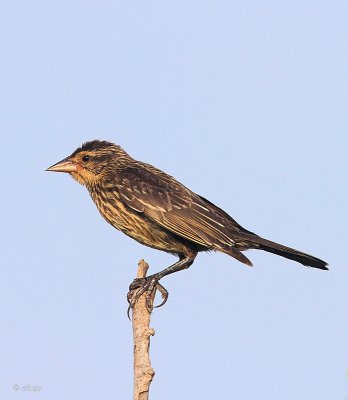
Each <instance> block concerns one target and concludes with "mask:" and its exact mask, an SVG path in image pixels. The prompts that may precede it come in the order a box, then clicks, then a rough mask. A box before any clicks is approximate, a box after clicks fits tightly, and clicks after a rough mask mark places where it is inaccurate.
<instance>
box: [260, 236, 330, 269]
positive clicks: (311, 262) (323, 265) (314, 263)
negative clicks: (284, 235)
mask: <svg viewBox="0 0 348 400" xmlns="http://www.w3.org/2000/svg"><path fill="white" fill-rule="evenodd" d="M253 242H254V243H255V247H254V246H253V247H254V248H257V249H260V250H264V251H268V252H269V253H273V254H277V255H278V256H282V257H285V258H289V259H290V260H294V261H297V262H299V263H301V264H303V265H307V266H309V267H313V268H319V269H324V270H327V269H328V267H327V265H328V264H327V262H325V261H323V260H321V259H320V258H317V257H313V256H311V255H310V254H306V253H303V252H302V251H298V250H295V249H292V248H291V247H287V246H283V245H282V244H279V243H275V242H271V241H270V240H267V239H263V238H257V239H256V240H255V239H254V240H253Z"/></svg>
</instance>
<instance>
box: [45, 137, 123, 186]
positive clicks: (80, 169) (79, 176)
mask: <svg viewBox="0 0 348 400" xmlns="http://www.w3.org/2000/svg"><path fill="white" fill-rule="evenodd" d="M129 158H130V157H129V155H128V154H127V153H126V152H125V151H124V150H123V149H121V147H120V146H118V145H116V144H113V143H110V142H106V141H100V140H93V141H92V142H87V143H84V144H83V145H82V146H81V147H79V148H78V149H76V150H75V151H74V152H73V153H72V154H71V155H70V156H68V157H66V158H64V159H63V160H61V161H59V162H58V163H56V164H54V165H52V166H51V167H49V168H47V169H46V171H53V172H66V173H68V174H70V175H71V176H72V177H73V178H74V179H76V180H77V181H78V182H79V183H81V184H82V185H87V186H89V185H93V184H96V183H98V182H99V181H100V180H102V179H103V177H105V176H106V175H107V174H108V173H109V171H111V170H114V169H116V168H117V166H120V165H122V163H123V162H124V161H125V160H127V159H129Z"/></svg>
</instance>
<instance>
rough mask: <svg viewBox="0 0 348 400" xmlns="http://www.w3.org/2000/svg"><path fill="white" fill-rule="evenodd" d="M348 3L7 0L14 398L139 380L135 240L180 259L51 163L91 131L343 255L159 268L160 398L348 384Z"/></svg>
mask: <svg viewBox="0 0 348 400" xmlns="http://www.w3.org/2000/svg"><path fill="white" fill-rule="evenodd" d="M347 11H348V10H347V4H346V3H345V2H343V1H330V2H328V1H320V0H319V1H318V0H316V1H310V0H309V1H293V0H292V1H282V2H276V1H264V2H260V1H239V0H238V1H233V2H227V1H214V2H207V1H175V2H160V1H146V2H138V1H135V2H134V1H133V2H125V1H124V2H121V1H84V2H82V1H69V2H68V1H64V0H63V1H59V2H56V1H51V2H46V1H31V2H25V1H16V0H14V1H13V0H12V1H6V0H5V1H2V2H1V5H0V20H1V21H0V22H1V24H0V26H1V36H0V45H1V54H2V57H1V59H2V60H1V63H0V72H1V78H0V85H1V90H0V107H1V115H2V116H1V144H2V163H1V165H2V168H1V169H0V179H1V182H2V198H1V220H2V224H1V243H2V246H1V247H2V251H1V252H0V263H1V279H0V313H1V320H2V321H1V322H2V323H1V341H0V359H1V371H2V372H1V376H0V397H1V399H4V400H7V399H9V400H12V399H18V398H23V399H24V398H27V396H32V394H29V393H24V392H25V390H23V387H24V386H26V385H32V386H38V387H40V388H41V390H40V391H39V392H37V393H35V395H34V396H35V398H41V399H49V400H56V399H57V400H58V399H66V400H73V399H78V398H84V399H96V398H103V399H111V398H130V397H131V395H132V394H131V393H132V379H133V377H132V332H131V324H130V322H129V321H128V319H127V317H126V310H127V303H126V293H127V288H128V285H129V283H130V282H131V281H132V279H133V278H134V277H135V274H136V269H137V262H138V260H139V259H140V258H145V259H146V260H147V261H148V262H149V264H150V267H151V271H152V272H156V271H159V270H160V269H162V268H164V267H166V266H168V265H169V264H170V263H172V262H173V261H174V260H175V259H174V258H173V257H172V256H170V255H167V254H165V253H162V252H158V251H155V250H152V249H149V248H146V247H143V246H141V245H140V244H138V243H136V242H135V241H132V240H130V239H129V238H127V237H126V236H124V235H122V234H121V233H119V232H117V231H116V230H114V229H113V228H112V227H111V226H109V225H107V224H106V223H105V222H104V220H103V219H102V218H101V217H100V216H99V214H98V212H97V210H96V209H95V206H94V204H93V203H92V201H91V200H90V198H89V196H88V194H87V192H86V190H85V189H84V188H83V187H81V186H79V185H77V184H76V183H75V182H74V181H73V180H72V179H70V178H69V177H68V176H66V175H63V174H60V175H59V174H52V173H46V172H44V170H45V168H47V167H48V166H49V165H51V164H53V163H55V162H56V161H59V160H60V159H62V158H63V157H65V156H67V155H68V154H70V153H71V152H72V151H73V150H74V149H75V148H76V147H78V146H79V145H80V144H81V143H82V142H84V141H86V140H90V139H95V138H98V139H107V140H110V141H113V142H116V143H118V144H120V145H121V146H123V147H124V148H125V149H126V150H127V151H128V152H129V153H130V154H131V155H132V156H134V157H135V158H137V159H140V160H143V161H146V162H149V163H151V164H154V165H156V166H157V167H159V168H161V169H163V170H165V171H166V172H168V173H170V174H171V175H174V176H175V177H176V178H177V179H179V180H180V181H181V182H182V183H184V184H185V185H186V186H188V187H190V188H191V189H192V190H194V191H195V192H197V193H199V194H201V195H203V196H204V197H206V198H208V199H210V200H211V201H212V202H214V203H215V204H217V205H219V206H220V207H222V208H223V209H225V210H226V211H227V212H228V213H229V214H231V216H232V217H234V218H235V219H236V220H237V221H238V222H239V223H240V224H241V225H243V226H245V227H246V228H247V229H249V230H252V231H254V232H256V233H258V234H260V235H262V236H264V237H266V238H269V239H271V240H275V241H278V242H281V243H283V244H287V245H289V246H293V247H295V248H298V249H300V250H304V251H306V252H309V253H311V254H313V255H315V256H318V257H320V258H323V259H325V260H327V261H328V262H329V263H330V271H328V272H325V271H319V270H314V269H308V268H305V267H303V266H301V265H299V264H296V263H294V262H291V261H290V260H286V259H282V258H280V257H276V256H274V255H271V254H267V253H264V252H257V251H249V252H248V253H247V256H248V257H249V258H250V259H251V260H252V261H253V263H254V267H253V268H247V267H245V266H244V265H242V264H240V263H238V262H237V261H235V260H234V259H232V258H230V257H228V256H226V255H223V254H217V253H214V254H212V253H210V254H200V255H199V257H198V258H197V259H196V261H195V263H194V265H193V266H192V267H191V268H190V269H189V270H187V271H185V272H182V273H178V274H175V275H173V276H170V277H168V278H166V279H164V280H163V284H164V285H165V286H166V288H167V289H168V290H169V292H170V298H169V301H168V303H167V304H166V306H165V307H163V308H162V309H159V310H156V311H155V312H154V314H153V318H152V326H153V328H154V329H155V330H156V335H155V337H154V338H153V340H152V347H151V354H152V363H153V367H154V369H155V371H156V377H155V380H154V382H153V384H152V387H151V399H163V398H166V399H167V400H171V399H182V400H186V399H193V398H199V399H203V400H205V399H217V398H227V397H228V398H231V399H232V398H233V399H238V400H250V399H255V398H261V399H262V398H267V399H270V400H272V399H279V398H281V399H282V400H290V399H291V400H293V399H296V400H302V399H303V400H308V399H316V400H327V399H345V398H347V395H348V378H347V373H348V361H347V360H348V337H347V316H348V314H347V308H348V296H347V281H348V268H347V262H346V247H347V244H346V239H347V233H346V229H347V226H348V223H347V222H348V221H347V212H346V208H347V166H346V164H347V162H346V160H347V132H346V126H347V122H348V117H347V61H348V57H347V33H348V28H347V26H348V25H347V15H348V14H347ZM14 385H18V386H14ZM15 389H17V390H15Z"/></svg>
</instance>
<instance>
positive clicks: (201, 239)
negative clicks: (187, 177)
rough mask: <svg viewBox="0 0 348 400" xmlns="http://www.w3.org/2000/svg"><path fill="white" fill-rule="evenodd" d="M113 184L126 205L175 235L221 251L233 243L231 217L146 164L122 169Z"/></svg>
mask: <svg viewBox="0 0 348 400" xmlns="http://www.w3.org/2000/svg"><path fill="white" fill-rule="evenodd" d="M116 187H117V191H118V193H119V196H120V198H121V199H122V201H123V202H124V203H125V204H126V205H127V206H128V207H130V208H132V209H133V210H135V211H137V212H140V213H143V214H144V215H145V216H146V217H148V218H150V219H151V220H153V221H155V222H156V223H158V224H159V225H160V226H162V227H163V228H165V229H168V230H169V231H171V232H173V233H175V234H176V235H178V236H181V237H183V238H185V239H188V240H191V241H192V242H195V243H197V244H199V245H202V246H204V247H209V248H211V249H216V250H221V251H224V248H225V249H226V248H231V246H232V247H233V246H234V244H235V243H234V240H233V239H232V238H231V221H228V220H227V219H226V218H225V217H224V215H223V214H221V213H218V212H217V210H219V209H218V208H217V207H216V206H214V205H213V204H212V203H209V202H206V201H205V199H203V198H201V197H200V196H198V195H196V194H195V193H193V192H191V191H190V190H189V189H187V188H186V187H185V186H183V185H181V184H180V183H179V182H177V181H176V180H175V179H174V178H172V177H170V176H169V175H166V174H165V173H164V172H162V171H159V170H157V169H155V168H154V167H152V166H150V165H148V166H147V168H142V167H137V168H134V167H128V168H127V169H125V170H123V171H122V172H121V173H120V174H119V175H118V179H117V183H116ZM214 207H216V209H214ZM221 212H223V211H221ZM226 216H227V214H226ZM231 220H232V219H231ZM232 221H233V220H232ZM226 223H227V224H228V225H229V226H228V227H227V226H226ZM236 225H237V226H238V224H236ZM236 231H238V228H237V229H236Z"/></svg>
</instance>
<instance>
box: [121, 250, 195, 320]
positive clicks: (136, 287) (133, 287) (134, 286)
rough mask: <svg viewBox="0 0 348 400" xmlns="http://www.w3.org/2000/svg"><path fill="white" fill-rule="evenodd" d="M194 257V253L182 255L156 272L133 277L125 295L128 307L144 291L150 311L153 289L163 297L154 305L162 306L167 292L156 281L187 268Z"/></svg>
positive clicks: (130, 306)
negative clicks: (143, 276) (144, 276)
mask: <svg viewBox="0 0 348 400" xmlns="http://www.w3.org/2000/svg"><path fill="white" fill-rule="evenodd" d="M195 257H196V254H193V255H190V256H187V257H182V258H181V259H180V260H179V261H177V262H176V263H174V264H172V265H170V266H169V267H168V268H165V269H164V270H163V271H160V272H157V273H156V274H153V275H149V276H147V277H146V278H136V279H134V281H133V282H132V283H131V284H130V286H129V292H128V295H127V299H128V303H129V309H130V308H133V307H134V304H135V303H136V302H137V300H138V299H139V297H140V296H141V295H142V294H143V293H145V292H146V307H147V309H148V311H149V312H151V311H152V306H151V303H152V302H151V296H152V294H153V291H154V290H155V289H157V290H158V291H159V292H160V293H161V295H162V298H163V301H162V303H161V304H159V305H158V306H156V307H161V306H163V305H164V304H165V303H166V302H167V299H168V292H167V290H166V289H165V288H164V287H163V286H162V285H161V284H160V283H159V282H158V281H159V280H160V279H162V278H163V277H164V276H167V275H170V274H173V273H174V272H178V271H182V270H184V269H187V268H189V267H190V265H192V263H193V261H194V259H195ZM129 309H128V311H129Z"/></svg>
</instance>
